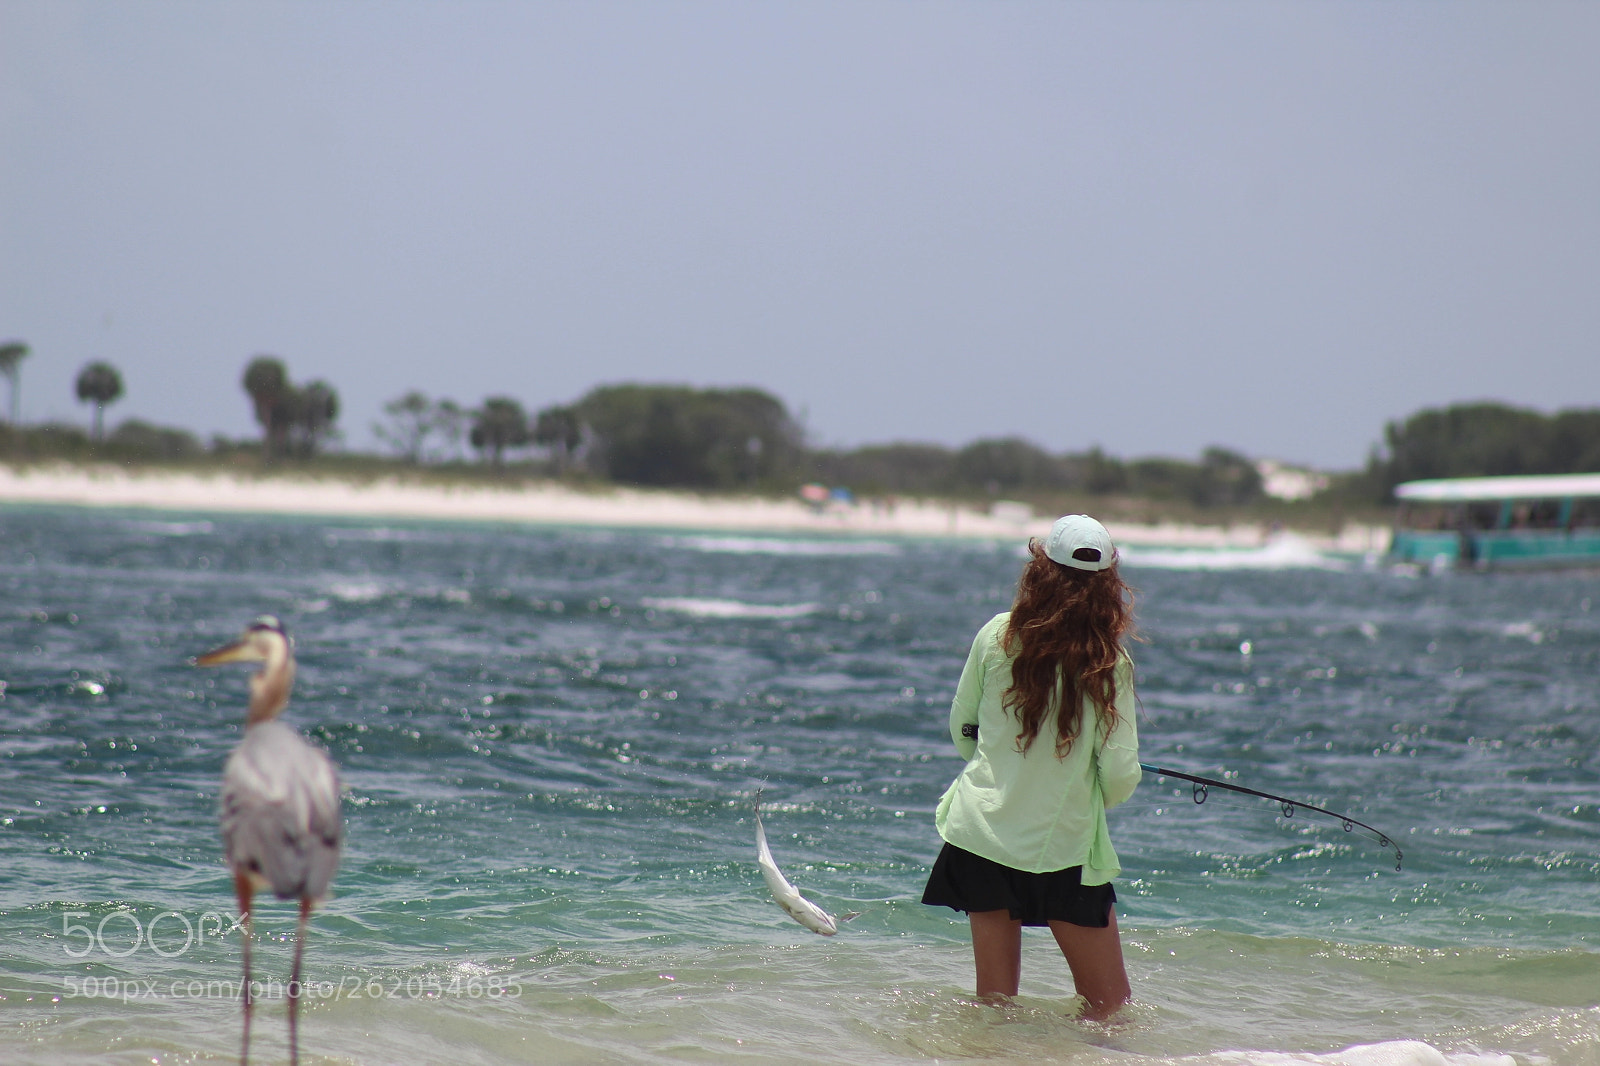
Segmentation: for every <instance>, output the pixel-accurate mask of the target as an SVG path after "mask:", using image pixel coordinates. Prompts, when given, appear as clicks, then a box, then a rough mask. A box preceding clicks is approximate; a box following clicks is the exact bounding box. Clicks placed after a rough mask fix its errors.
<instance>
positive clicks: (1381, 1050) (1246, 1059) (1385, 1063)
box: [1177, 1040, 1516, 1066]
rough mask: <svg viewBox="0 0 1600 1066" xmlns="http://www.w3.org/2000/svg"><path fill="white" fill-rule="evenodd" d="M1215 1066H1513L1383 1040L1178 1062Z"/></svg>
mask: <svg viewBox="0 0 1600 1066" xmlns="http://www.w3.org/2000/svg"><path fill="white" fill-rule="evenodd" d="M1177 1061H1179V1062H1188V1063H1196V1064H1199V1063H1216V1064H1217V1066H1516V1059H1514V1058H1512V1057H1511V1056H1510V1055H1497V1054H1493V1053H1483V1052H1450V1053H1446V1052H1443V1051H1440V1050H1439V1049H1438V1048H1436V1047H1434V1046H1433V1045H1432V1044H1428V1043H1425V1042H1423V1041H1421V1040H1386V1041H1384V1042H1383V1043H1381V1044H1354V1045H1352V1046H1350V1047H1347V1048H1345V1049H1344V1050H1343V1051H1333V1052H1329V1053H1327V1054H1324V1055H1314V1054H1311V1053H1309V1052H1308V1053H1295V1052H1288V1051H1218V1052H1214V1053H1212V1054H1210V1055H1199V1056H1195V1057H1194V1058H1188V1059H1179V1060H1177Z"/></svg>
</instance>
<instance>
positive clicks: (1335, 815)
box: [1139, 762, 1405, 872]
mask: <svg viewBox="0 0 1600 1066" xmlns="http://www.w3.org/2000/svg"><path fill="white" fill-rule="evenodd" d="M1139 769H1141V770H1146V771H1149V772H1150V773H1152V774H1156V775H1157V776H1159V777H1176V778H1177V779H1178V780H1180V781H1187V782H1189V784H1190V798H1191V799H1193V800H1194V802H1195V804H1196V806H1198V805H1199V804H1202V803H1204V802H1205V801H1206V798H1207V797H1208V796H1209V795H1210V790H1211V789H1213V788H1223V789H1227V790H1228V791H1229V792H1241V793H1243V794H1244V795H1246V796H1259V797H1260V798H1261V799H1264V800H1271V801H1272V802H1273V803H1276V804H1277V805H1278V808H1279V810H1280V811H1281V812H1282V814H1283V816H1284V817H1285V818H1293V817H1294V812H1295V808H1296V807H1298V808H1300V809H1301V810H1306V811H1315V812H1316V813H1317V814H1325V815H1327V816H1328V817H1329V818H1332V819H1334V820H1335V821H1337V822H1339V823H1340V824H1341V825H1343V826H1344V831H1345V832H1346V833H1349V832H1351V831H1353V830H1354V829H1355V827H1356V826H1358V825H1359V826H1360V827H1361V828H1363V829H1365V830H1366V831H1367V832H1369V833H1371V834H1372V835H1373V836H1374V837H1376V838H1377V840H1378V843H1379V845H1381V846H1382V847H1385V848H1393V849H1394V868H1395V871H1396V872H1399V870H1400V864H1401V862H1402V861H1404V859H1405V853H1404V852H1402V851H1401V850H1400V845H1398V844H1396V843H1395V842H1394V841H1393V840H1390V839H1389V835H1388V834H1387V833H1385V832H1383V831H1382V830H1379V829H1376V828H1374V827H1372V826H1370V825H1368V824H1367V823H1366V822H1363V821H1361V820H1360V819H1359V818H1352V817H1350V816H1349V815H1348V814H1340V813H1339V812H1338V811H1330V810H1328V808H1326V807H1318V806H1317V805H1316V804H1314V803H1302V802H1300V801H1299V800H1297V799H1290V798H1289V797H1287V796H1277V795H1274V794H1272V793H1271V792H1259V791H1257V790H1256V789H1253V788H1246V787H1244V786H1243V785H1230V784H1228V782H1226V781H1218V780H1217V779H1216V778H1214V777H1197V776H1195V775H1194V774H1186V773H1182V772H1180V771H1178V770H1168V769H1166V768H1164V767H1161V766H1152V765H1150V764H1149V763H1147V762H1142V763H1140V764H1139Z"/></svg>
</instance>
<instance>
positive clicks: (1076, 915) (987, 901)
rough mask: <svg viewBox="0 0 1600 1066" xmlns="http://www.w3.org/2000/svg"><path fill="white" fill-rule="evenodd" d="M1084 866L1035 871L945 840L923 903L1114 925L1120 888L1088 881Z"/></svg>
mask: <svg viewBox="0 0 1600 1066" xmlns="http://www.w3.org/2000/svg"><path fill="white" fill-rule="evenodd" d="M1082 878H1083V867H1081V866H1070V867H1068V868H1067V869H1065V870H1053V871H1051V872H1050V873H1043V874H1030V873H1025V872H1024V871H1022V870H1013V869H1012V868H1011V867H1009V866H1002V865H1001V864H1000V863H997V862H995V861H994V860H992V859H985V858H984V857H983V856H981V855H974V854H973V853H972V852H970V851H967V850H965V849H963V848H958V847H956V846H955V845H954V844H948V843H947V844H945V846H944V849H943V850H942V851H940V852H939V858H938V859H937V860H935V862H934V864H933V872H932V873H931V874H929V875H928V887H927V888H925V889H923V891H922V902H924V903H926V904H928V905H929V906H930V907H949V908H950V909H951V910H957V911H967V912H969V913H970V912H972V911H979V912H982V911H998V910H1006V911H1010V912H1011V919H1012V921H1021V922H1022V924H1023V925H1048V924H1049V923H1051V922H1067V923H1068V924H1070V925H1086V926H1090V927H1092V928H1095V929H1104V928H1105V927H1106V926H1108V925H1110V924H1111V905H1112V904H1113V903H1115V902H1116V901H1117V890H1116V889H1114V888H1112V887H1111V885H1110V884H1104V885H1085V884H1083V883H1082Z"/></svg>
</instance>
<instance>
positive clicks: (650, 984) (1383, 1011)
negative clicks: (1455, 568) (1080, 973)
mask: <svg viewBox="0 0 1600 1066" xmlns="http://www.w3.org/2000/svg"><path fill="white" fill-rule="evenodd" d="M1020 562H1021V554H1020V550H1019V546H1018V545H1016V544H999V543H994V544H991V543H983V542H959V541H933V540H894V539H881V538H879V539H849V538H843V537H839V538H804V537H778V536H770V537H769V536H735V535H726V534H715V535H711V534H698V533H693V532H683V531H676V532H649V531H626V532H624V531H608V530H601V529H539V528H518V527H506V526H489V525H451V524H426V523H396V522H382V523H376V522H359V521H327V520H322V519H316V520H310V519H287V518H252V517H214V516H203V515H177V516H174V515H157V514H153V513H137V512H124V513H112V512H100V511H87V510H71V509H7V510H4V511H0V682H3V692H0V1061H3V1062H5V1063H41V1064H42V1063H59V1062H94V1063H102V1062H103V1063H152V1062H154V1063H195V1062H226V1061H232V1060H234V1059H235V1058H236V1056H237V1041H238V1005H237V1002H236V1000H235V999H234V998H232V994H231V993H232V989H231V988H230V987H229V985H228V983H229V982H233V981H236V980H237V978H238V972H239V961H240V960H239V941H238V936H237V934H234V935H231V936H229V935H226V933H227V930H228V928H229V925H230V922H231V918H230V911H231V908H230V904H231V902H232V900H231V892H230V881H229V877H228V874H227V871H226V870H225V869H224V868H223V866H222V863H221V857H220V846H219V842H218V837H217V829H216V799H217V789H218V779H219V775H220V773H221V767H222V763H223V760H224V759H225V758H226V755H227V753H228V751H229V749H230V748H231V747H232V745H233V744H235V743H236V742H237V741H238V739H239V736H240V729H241V722H242V717H243V712H244V706H245V700H246V692H245V686H246V677H245V671H244V668H235V669H231V670H206V671H201V670H196V669H194V668H192V667H190V666H189V665H187V659H188V657H189V656H191V655H194V654H197V653H199V652H202V651H205V650H208V649H210V648H212V647H214V646H216V645H217V644H219V643H222V642H224V641H225V640H228V639H231V638H232V637H233V636H234V635H235V634H236V633H237V632H238V631H239V629H240V628H241V627H242V626H243V625H244V624H246V623H247V622H248V621H249V620H250V619H251V618H252V617H253V616H255V615H257V614H259V613H263V612H271V613H275V614H277V615H279V616H280V617H281V618H282V619H283V620H284V622H285V624H286V625H287V626H288V628H289V629H290V631H291V632H292V633H293V634H294V636H295V638H296V640H297V643H298V655H299V662H300V674H299V681H298V685H297V688H296V692H295V698H294V700H293V702H292V703H291V706H290V709H289V712H288V720H290V721H291V722H293V723H294V724H295V725H296V726H297V727H299V728H300V729H302V730H304V731H306V732H307V733H308V734H309V735H310V736H311V737H312V738H314V739H315V741H316V742H317V743H319V744H322V745H324V746H325V747H326V748H327V749H328V750H329V751H330V752H331V754H332V755H333V757H334V758H335V759H336V760H337V762H338V763H339V765H340V766H341V767H342V773H343V778H344V781H345V784H346V788H347V796H346V801H345V817H346V823H347V842H346V850H345V856H344V863H343V866H342V868H341V870H340V873H339V876H338V879H337V881H336V893H337V894H336V895H335V896H334V898H332V899H331V900H329V901H328V902H327V904H326V905H325V906H324V907H323V908H321V909H320V910H319V911H318V912H317V914H316V916H315V918H314V919H313V922H312V931H311V936H310V940H309V944H308V948H307V956H306V960H307V961H306V978H307V980H308V982H310V986H309V990H308V998H307V999H306V1001H305V1007H304V1014H303V1017H302V1026H301V1050H302V1054H303V1055H304V1057H305V1061H306V1062H308V1063H352V1064H354V1063H359V1064H376V1063H483V1064H501V1063H590V1062H595V1063H686V1062H687V1063H697V1062H739V1063H790V1062H828V1063H912V1062H932V1061H939V1062H949V1061H960V1062H975V1063H989V1062H995V1063H1000V1062H1005V1063H1011V1062H1016V1063H1021V1062H1030V1063H1032V1062H1071V1063H1084V1064H1100V1063H1113V1064H1144V1063H1197V1064H1218V1066H1222V1064H1234V1063H1268V1064H1278V1063H1326V1064H1330V1066H1333V1064H1341V1066H1342V1064H1351V1066H1362V1064H1374V1066H1377V1064H1398V1063H1408V1064H1409V1063H1416V1064H1437V1063H1441V1062H1445V1063H1453V1064H1459V1063H1479V1062H1506V1061H1512V1060H1514V1061H1516V1062H1519V1063H1550V1064H1553V1066H1578V1064H1595V1063H1600V752H1597V749H1600V685H1597V678H1600V578H1597V577H1596V576H1594V575H1576V576H1575V575H1572V574H1563V575H1522V576H1502V575H1483V576H1471V577H1451V576H1444V577H1437V578H1427V577H1424V578H1418V577H1416V576H1414V575H1406V574H1397V573H1390V572H1385V571H1383V570H1382V569H1381V568H1375V567H1373V566H1371V565H1370V564H1364V563H1363V561H1362V560H1358V559H1344V558H1331V557H1326V556H1322V555H1319V554H1318V553H1316V552H1315V551H1312V550H1310V549H1309V548H1306V547H1305V546H1304V545H1295V544H1293V543H1289V544H1287V545H1284V544H1280V545H1278V546H1276V547H1274V548H1273V549H1272V550H1270V551H1257V552H1255V553H1253V554H1252V553H1246V554H1239V553H1225V552H1196V551H1189V552H1175V551H1174V552H1164V551H1157V550H1153V549H1148V550H1145V551H1143V552H1141V551H1138V550H1133V551H1130V552H1129V553H1128V562H1127V575H1128V578H1129V580H1130V581H1131V582H1132V583H1133V584H1134V585H1135V586H1136V587H1137V588H1138V590H1139V596H1140V599H1139V617H1140V622H1141V627H1142V631H1143V634H1144V637H1145V642H1144V643H1142V644H1139V645H1137V646H1135V648H1134V656H1135V659H1136V662H1137V664H1138V674H1139V683H1140V695H1141V698H1142V702H1143V711H1142V715H1141V718H1140V723H1139V724H1140V732H1141V740H1142V751H1143V756H1144V759H1145V761H1147V762H1154V763H1158V764H1161V765H1164V766H1169V767H1171V768H1173V769H1177V770H1184V771H1188V772H1192V773H1198V774H1205V775H1211V776H1222V775H1224V774H1226V775H1228V777H1229V779H1230V780H1232V781H1235V782H1236V783H1238V784H1241V785H1248V786H1251V787H1254V788H1257V789H1262V790H1265V791H1269V792H1278V793H1283V794H1286V795H1289V796H1292V797H1295V798H1298V799H1303V800H1305V801H1307V802H1313V803H1319V804H1322V805H1325V806H1328V807H1330V808H1332V809H1334V810H1338V811H1343V812H1347V813H1349V814H1351V815H1353V816H1354V817H1356V818H1359V819H1361V820H1363V821H1366V822H1370V823H1371V824H1373V825H1375V826H1377V827H1379V828H1380V829H1382V830H1383V831H1384V832H1386V833H1388V834H1389V835H1390V836H1392V837H1393V839H1394V841H1395V842H1397V843H1398V845H1399V846H1400V847H1401V848H1402V849H1403V850H1404V865H1403V868H1402V869H1401V870H1400V871H1398V872H1397V871H1396V870H1395V855H1394V852H1393V851H1392V850H1387V849H1384V848H1382V847H1380V846H1379V845H1378V844H1377V842H1376V841H1375V840H1373V839H1372V838H1371V837H1370V836H1369V835H1367V834H1364V833H1363V832H1362V831H1361V830H1359V829H1357V830H1356V831H1354V832H1349V833H1347V832H1345V831H1344V829H1343V827H1342V826H1341V825H1340V824H1339V823H1338V822H1336V821H1332V820H1329V819H1324V818H1319V817H1316V816H1312V815H1308V814H1306V813H1304V812H1300V813H1297V814H1296V815H1295V816H1294V817H1293V818H1287V819H1286V818H1284V817H1283V816H1282V812H1281V811H1280V810H1279V809H1278V808H1277V807H1276V806H1275V805H1274V804H1271V803H1268V802H1265V801H1261V800H1254V799H1249V798H1246V797H1242V796H1238V795H1233V794H1227V793H1222V792H1219V791H1216V790H1213V791H1212V793H1211V795H1210V796H1209V798H1208V800H1207V802H1205V803H1204V804H1203V805H1196V804H1195V803H1194V802H1193V801H1192V797H1191V793H1190V789H1189V787H1188V786H1187V785H1184V784H1183V783H1181V782H1177V781H1174V780H1172V779H1166V780H1157V779H1155V778H1153V777H1149V776H1147V777H1146V780H1145V781H1144V782H1143V783H1142V784H1141V785H1140V787H1139V790H1138V791H1137V792H1136V793H1135V795H1134V797H1133V799H1132V800H1130V801H1129V802H1128V803H1127V804H1126V805H1124V806H1122V807H1120V808H1118V809H1116V810H1115V811H1113V812H1112V814H1111V822H1112V834H1113V837H1114V839H1115V840H1116V842H1117V846H1118V850H1119V852H1120V854H1121V856H1122V859H1123V863H1124V867H1125V869H1124V873H1123V877H1122V878H1121V880H1120V881H1119V884H1118V889H1119V894H1120V897H1121V900H1120V903H1119V914H1120V917H1121V922H1122V926H1123V935H1124V942H1125V949H1126V952H1127V959H1128V968H1129V973H1130V977H1131V979H1132V982H1133V987H1134V992H1135V996H1136V1002H1135V1003H1134V1004H1133V1005H1132V1006H1131V1008H1130V1009H1129V1010H1128V1011H1126V1012H1125V1015H1124V1016H1123V1017H1122V1018H1121V1019H1120V1020H1119V1021H1117V1022H1115V1023H1112V1024H1108V1025H1095V1024H1089V1023H1083V1022H1079V1021H1077V1020H1076V1019H1075V1017H1074V1013H1075V1001H1074V999H1073V994H1072V984H1071V979H1070V976H1069V975H1068V973H1067V970H1066V966H1065V964H1064V963H1063V961H1062V960H1061V957H1060V955H1059V953H1058V952H1057V951H1056V950H1055V948H1054V947H1053V945H1052V944H1051V942H1050V939H1049V937H1048V935H1047V934H1044V933H1043V932H1041V931H1030V932H1029V935H1028V936H1027V937H1026V938H1025V944H1024V959H1023V983H1022V996H1021V998H1020V1000H1019V1002H1018V1004H1017V1006H1015V1007H1014V1008H1010V1009H1006V1010H996V1009H992V1008H987V1007H979V1006H975V1005H973V1004H972V1003H970V1002H969V1000H968V998H967V996H968V994H969V992H970V988H971V981H972V972H971V962H970V954H969V952H970V947H969V942H968V938H967V933H966V929H965V925H964V923H963V921H961V920H960V916H958V915H955V914H954V913H953V912H949V911H941V910H933V909H931V908H926V907H923V906H921V905H920V904H919V903H917V902H916V900H917V898H918V896H919V894H920V891H921V887H922V882H923V879H924V877H925V876H926V871H927V868H928V864H929V863H930V861H931V860H932V858H933V856H934V854H935V853H936V851H937V849H938V840H937V838H936V836H935V834H934V831H933V827H932V824H931V812H932V808H933V805H934V803H935V801H936V800H937V798H938V796H939V794H940V793H941V792H942V790H943V789H944V787H945V786H946V784H947V783H948V782H949V781H950V779H951V778H952V777H953V776H954V774H955V773H956V772H957V770H958V769H959V765H960V764H959V761H958V759H957V757H956V756H955V754H954V751H953V749H952V747H951V745H950V743H949V740H948V737H947V734H946V724H945V723H946V713H947V709H948V701H949V697H950V693H951V690H952V688H953V686H954V683H955V680H956V677H957V675H958V673H959V671H960V667H961V663H962V661H963V658H964V656H965V652H966V648H967V645H968V643H969V641H970V639H971V637H972V634H973V632H974V631H975V630H976V629H977V627H978V626H979V625H980V624H981V623H982V622H983V621H985V620H986V619H987V618H988V617H989V616H990V615H991V614H993V613H994V612H996V611H999V610H1004V609H1005V608H1006V607H1007V606H1008V603H1009V600H1010V596H1011V593H1012V588H1013V582H1014V580H1015V577H1016V574H1017V572H1018V570H1019V567H1020ZM758 790H763V813H764V816H765V819H766V824H767V831H768V833H769V835H770V838H771V842H772V849H773V852H774V853H775V855H776V858H777V861H778V863H779V864H780V866H782V867H783V868H784V870H785V872H786V873H787V874H788V875H789V877H790V878H791V879H792V880H794V881H795V882H796V883H797V884H798V885H799V886H800V887H801V889H802V890H803V891H804V892H805V893H806V894H807V895H808V896H809V897H810V898H811V899H814V900H816V901H817V902H818V903H820V904H821V905H823V906H824V907H826V908H828V909H829V910H831V911H833V912H834V913H840V912H845V911H859V912H860V916H859V917H857V918H855V919H854V920H853V921H851V922H849V923H847V924H845V925H844V926H843V927H842V928H841V931H840V933H839V935H838V936H836V937H833V938H823V937H819V936H816V935H813V934H812V933H809V932H807V931H805V930H804V929H802V928H801V927H800V926H798V925H797V924H795V923H794V922H792V921H791V920H790V919H789V918H788V917H786V916H785V915H784V914H783V913H782V912H781V911H779V910H778V908H777V907H776V906H775V905H774V904H773V903H772V901H771V899H770V898H769V897H768V896H767V895H766V892H765V890H764V887H763V885H762V882H761V878H760V876H759V874H758V872H757V870H756V866H755V862H754V840H753V834H754V820H753V817H752V814H753V802H754V798H755V795H756V793H757V791H758ZM294 917H295V915H294V907H293V904H292V903H282V902H278V901H267V902H265V903H264V905H263V906H262V907H261V908H260V909H259V911H258V916H257V921H258V926H257V928H258V930H259V932H260V936H261V939H260V942H259V943H258V946H257V950H256V952H255V958H256V966H257V970H256V976H257V977H258V978H259V979H268V980H270V979H276V980H278V981H280V982H281V981H283V980H286V979H287V974H288V968H289V953H290V950H291V947H292V944H291V940H292V933H293V928H294ZM284 1015H285V1010H284V1003H283V1000H282V999H281V994H280V996H279V997H277V998H274V997H273V995H272V989H271V988H270V987H269V988H268V998H267V999H266V1000H265V1001H264V1002H263V1003H262V1004H261V1008H260V1011H259V1013H258V1017H257V1021H256V1033H255V1041H254V1046H253V1050H254V1052H255V1056H256V1061H259V1062H264V1063H265V1062H281V1061H284V1059H285V1057H286V1046H285V1032H284V1029H285V1026H284Z"/></svg>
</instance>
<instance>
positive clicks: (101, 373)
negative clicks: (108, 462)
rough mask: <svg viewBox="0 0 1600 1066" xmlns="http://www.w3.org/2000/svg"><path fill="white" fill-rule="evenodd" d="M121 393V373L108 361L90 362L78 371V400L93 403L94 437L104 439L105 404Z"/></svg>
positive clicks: (114, 400)
mask: <svg viewBox="0 0 1600 1066" xmlns="http://www.w3.org/2000/svg"><path fill="white" fill-rule="evenodd" d="M121 395H122V375H121V374H119V373H117V368H116V367H114V366H112V365H111V364H110V363H100V362H95V363H90V364H89V365H87V366H85V367H84V368H83V369H82V370H80V371H78V401H79V402H80V403H93V404H94V439H95V440H105V437H106V427H105V414H106V404H108V403H115V402H116V401H117V399H118V398H119V397H121Z"/></svg>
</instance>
